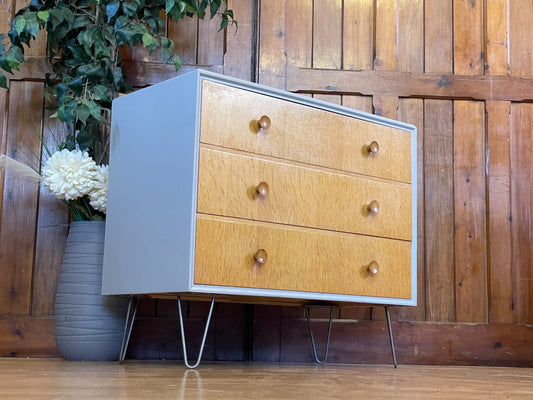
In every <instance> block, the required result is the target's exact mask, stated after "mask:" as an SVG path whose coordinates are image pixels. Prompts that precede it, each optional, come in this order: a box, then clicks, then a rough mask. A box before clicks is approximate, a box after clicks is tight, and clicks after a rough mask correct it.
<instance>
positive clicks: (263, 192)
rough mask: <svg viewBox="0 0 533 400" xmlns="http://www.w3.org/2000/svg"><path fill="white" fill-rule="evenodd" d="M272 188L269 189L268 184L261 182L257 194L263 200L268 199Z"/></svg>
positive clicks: (256, 190) (256, 188) (256, 189)
mask: <svg viewBox="0 0 533 400" xmlns="http://www.w3.org/2000/svg"><path fill="white" fill-rule="evenodd" d="M269 190H270V188H269V187H268V183H266V182H259V184H258V185H257V186H256V187H255V193H256V195H257V197H260V198H262V199H266V198H267V197H268V191H269Z"/></svg>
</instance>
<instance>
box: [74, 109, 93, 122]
mask: <svg viewBox="0 0 533 400" xmlns="http://www.w3.org/2000/svg"><path fill="white" fill-rule="evenodd" d="M90 114H91V113H90V111H89V107H88V106H87V105H86V104H81V105H80V106H78V108H77V109H76V118H78V119H79V120H80V121H81V122H82V123H83V125H85V124H86V123H87V118H89V115H90Z"/></svg>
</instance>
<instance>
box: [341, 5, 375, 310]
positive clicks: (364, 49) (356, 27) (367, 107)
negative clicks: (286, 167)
mask: <svg viewBox="0 0 533 400" xmlns="http://www.w3.org/2000/svg"><path fill="white" fill-rule="evenodd" d="M343 14H344V21H343V26H344V29H343V38H342V49H343V50H342V60H343V66H342V67H343V69H349V70H365V69H372V65H373V63H374V4H373V2H371V1H356V2H349V3H348V2H346V1H345V2H344V10H343ZM342 104H343V105H344V106H346V107H350V108H354V109H356V110H361V111H365V112H368V113H371V112H372V97H371V96H355V95H344V96H342ZM365 313H367V311H365ZM368 313H369V311H368Z"/></svg>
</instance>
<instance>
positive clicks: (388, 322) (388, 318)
mask: <svg viewBox="0 0 533 400" xmlns="http://www.w3.org/2000/svg"><path fill="white" fill-rule="evenodd" d="M384 307H385V315H386V316H387V328H388V329H389V339H390V349H391V352H392V362H393V364H394V368H398V364H397V363H396V351H395V350H394V340H393V339H392V328H391V323H390V314H389V307H387V306H384Z"/></svg>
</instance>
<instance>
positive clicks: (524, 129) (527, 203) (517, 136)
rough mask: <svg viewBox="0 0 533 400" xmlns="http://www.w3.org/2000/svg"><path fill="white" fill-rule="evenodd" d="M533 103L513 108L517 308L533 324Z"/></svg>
mask: <svg viewBox="0 0 533 400" xmlns="http://www.w3.org/2000/svg"><path fill="white" fill-rule="evenodd" d="M532 136H533V104H513V105H512V106H511V143H510V150H511V155H512V157H511V202H512V203H511V208H512V223H511V234H512V253H511V256H512V269H513V270H512V272H513V281H514V282H513V286H514V287H513V295H514V298H513V306H514V311H515V315H516V322H517V323H519V324H531V323H532V322H533V295H532V293H533V283H532V282H533V254H532V251H533V238H532V236H533V232H532V229H531V227H532V226H533V220H532V217H531V215H532V213H533V201H532V194H533V193H532V192H533V185H532V184H531V182H532V180H533V171H532V166H533V140H532Z"/></svg>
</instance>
